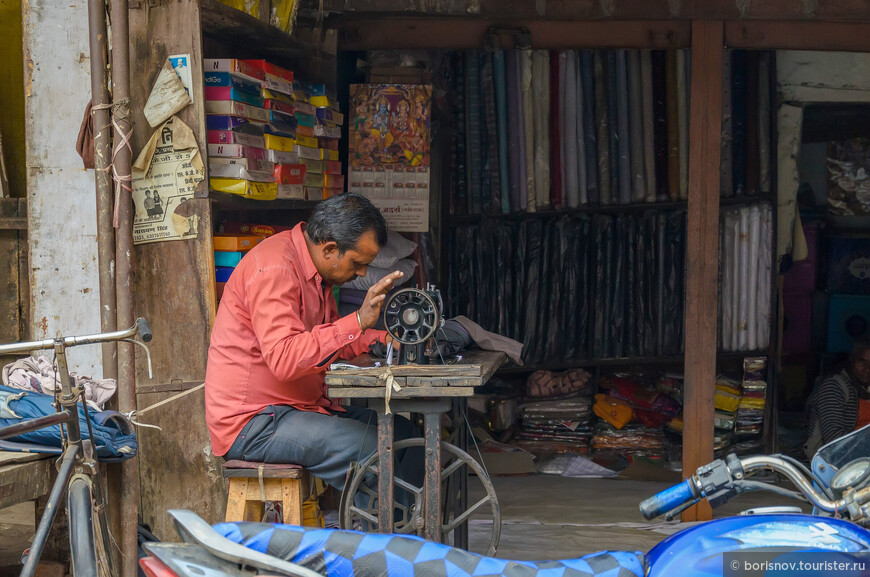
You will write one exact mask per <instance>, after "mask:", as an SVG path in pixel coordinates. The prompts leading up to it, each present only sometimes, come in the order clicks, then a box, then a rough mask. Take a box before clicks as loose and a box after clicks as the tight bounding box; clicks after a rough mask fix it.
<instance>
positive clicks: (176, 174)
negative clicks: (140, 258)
mask: <svg viewBox="0 0 870 577" xmlns="http://www.w3.org/2000/svg"><path fill="white" fill-rule="evenodd" d="M203 177H204V172H203V165H202V157H201V156H200V154H199V148H198V147H197V145H196V139H195V138H194V136H193V132H192V131H191V130H190V128H188V126H187V125H186V124H184V123H183V122H181V121H180V120H179V119H178V118H175V117H173V118H171V119H169V120H168V121H166V123H165V124H163V125H162V126H161V127H160V128H158V129H157V131H156V132H155V133H154V135H153V136H152V137H151V139H150V140H149V141H148V144H147V145H146V146H145V148H144V149H143V150H142V152H141V153H140V154H139V157H138V158H137V159H136V162H135V163H133V243H134V244H145V243H149V242H160V241H166V240H186V239H193V238H196V237H197V225H198V220H197V219H198V217H197V216H196V215H195V214H191V211H189V210H188V207H187V206H185V203H186V202H187V201H188V200H190V199H191V198H193V196H194V191H195V190H196V185H197V184H198V183H199V182H200V181H201V180H202V179H203Z"/></svg>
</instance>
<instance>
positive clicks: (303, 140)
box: [296, 133, 317, 148]
mask: <svg viewBox="0 0 870 577" xmlns="http://www.w3.org/2000/svg"><path fill="white" fill-rule="evenodd" d="M296 144H299V145H302V146H307V147H309V148H317V139H316V138H314V137H313V136H302V135H301V134H298V133H297V134H296Z"/></svg>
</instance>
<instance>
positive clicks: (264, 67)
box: [242, 60, 293, 85]
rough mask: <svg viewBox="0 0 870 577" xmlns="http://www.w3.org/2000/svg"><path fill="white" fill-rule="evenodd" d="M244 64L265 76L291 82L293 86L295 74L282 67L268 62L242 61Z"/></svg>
mask: <svg viewBox="0 0 870 577" xmlns="http://www.w3.org/2000/svg"><path fill="white" fill-rule="evenodd" d="M242 62H244V63H245V65H247V66H252V67H254V68H256V69H257V70H260V71H262V73H263V74H264V75H266V74H268V75H269V76H274V77H275V78H281V79H282V80H285V81H286V82H289V83H290V84H291V85H292V84H293V72H292V71H290V70H287V69H286V68H281V67H280V66H278V65H276V64H272V63H271V62H267V61H266V60H242Z"/></svg>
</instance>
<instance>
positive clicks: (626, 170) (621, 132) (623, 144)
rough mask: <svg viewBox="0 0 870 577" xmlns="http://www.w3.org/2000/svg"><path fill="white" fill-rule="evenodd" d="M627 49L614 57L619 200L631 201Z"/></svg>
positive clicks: (616, 53)
mask: <svg viewBox="0 0 870 577" xmlns="http://www.w3.org/2000/svg"><path fill="white" fill-rule="evenodd" d="M627 52H628V51H627V50H617V51H616V52H615V58H616V115H617V119H618V122H617V132H616V137H617V139H618V141H617V142H618V146H619V202H620V204H629V203H630V202H631V138H630V134H629V122H630V120H631V116H630V111H629V105H628V100H629V98H628V63H627V61H626V58H627Z"/></svg>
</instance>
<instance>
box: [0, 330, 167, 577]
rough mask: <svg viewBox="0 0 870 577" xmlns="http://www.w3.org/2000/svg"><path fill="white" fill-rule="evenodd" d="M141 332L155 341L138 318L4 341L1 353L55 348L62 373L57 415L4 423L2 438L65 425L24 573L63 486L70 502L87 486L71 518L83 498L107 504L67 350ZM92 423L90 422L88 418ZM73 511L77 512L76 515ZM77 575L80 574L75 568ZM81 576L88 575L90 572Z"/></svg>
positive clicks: (25, 575)
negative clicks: (121, 324) (127, 323)
mask: <svg viewBox="0 0 870 577" xmlns="http://www.w3.org/2000/svg"><path fill="white" fill-rule="evenodd" d="M137 333H139V334H140V335H141V336H142V340H143V341H150V340H151V330H150V328H148V323H147V322H146V321H145V319H142V318H140V319H138V320H137V321H136V324H135V325H133V327H131V328H129V329H127V330H123V331H115V332H112V333H101V334H96V335H87V336H82V337H61V338H57V339H46V340H43V341H34V342H24V343H16V344H11V345H0V355H7V354H21V353H27V354H29V353H30V352H31V351H34V350H45V349H53V350H54V354H55V360H56V362H57V373H58V376H59V377H60V392H59V394H58V395H57V402H58V405H59V406H58V412H57V413H55V414H54V415H46V416H44V417H37V418H35V419H29V420H27V421H24V422H21V423H17V424H14V425H9V426H7V427H0V440H2V439H6V438H10V437H15V436H18V435H22V434H24V433H29V432H31V431H36V430H39V429H44V428H47V427H51V426H54V425H61V434H62V435H63V437H64V442H63V444H64V450H63V453H62V455H61V457H60V459H59V463H60V464H59V467H58V476H57V480H56V481H55V483H54V485H53V486H52V488H51V493H50V494H49V497H48V503H47V505H46V508H45V512H44V513H43V515H42V518H41V519H40V520H39V526H38V527H37V529H36V535H35V537H34V539H33V544H32V545H31V547H30V554H29V555H28V556H27V561H26V562H25V564H24V568H23V569H22V571H21V577H33V575H34V574H35V572H36V565H37V563H39V559H40V558H41V557H42V550H43V549H44V548H45V543H46V540H47V539H48V533H49V531H50V529H51V526H52V524H53V523H54V519H55V516H56V515H57V510H58V508H59V505H60V502H61V498H62V497H63V492H64V489H65V488H69V489H70V501H73V494H72V493H73V492H72V490H71V489H72V484H73V483H74V482H76V481H77V480H80V481H82V482H84V483H85V484H84V485H79V486H78V487H77V490H76V492H75V494H76V500H77V501H78V505H79V507H77V508H76V509H73V508H72V506H71V507H70V517H73V516H76V515H80V514H81V513H82V511H81V505H82V502H84V501H87V510H88V511H89V510H90V507H91V503H90V501H91V499H92V498H93V497H94V496H96V500H97V502H98V505H100V506H103V505H104V504H103V502H102V494H101V491H100V490H99V483H98V482H97V483H94V482H93V479H94V477H96V475H97V459H96V457H95V454H94V452H93V448H92V446H91V443H90V442H89V441H88V442H85V441H83V440H82V436H81V429H80V428H79V416H78V403H79V401H80V400H81V402H82V404H83V405H84V407H85V413H86V414H87V411H88V408H87V404H86V403H85V402H84V389H82V388H81V387H79V386H78V385H77V384H76V383H75V382H74V381H73V379H72V378H71V377H70V374H69V367H68V365H67V359H66V348H67V347H72V346H79V345H86V344H96V343H102V342H107V341H120V340H124V339H130V338H132V337H133V336H135V335H136V334H137ZM88 424H89V426H90V421H89V420H88ZM64 428H65V430H66V433H65V434H64V433H63V430H64ZM74 510H75V511H77V512H75V513H74V512H73V511H74ZM99 514H100V515H104V514H105V512H104V511H100V512H99ZM72 521H73V519H71V522H70V532H71V533H70V534H71V536H72V538H71V540H70V548H71V553H73V557H74V558H73V566H74V569H75V568H76V567H77V562H76V561H77V560H76V559H75V549H76V547H75V542H76V539H78V538H79V537H80V535H74V533H79V531H77V530H76V529H77V527H75V526H74V525H75V524H74V523H73V522H72ZM101 526H102V528H103V530H104V532H105V529H106V524H105V523H102V524H101ZM90 531H91V534H90V535H91V538H92V536H93V525H92V524H91V525H90ZM101 537H102V538H103V539H106V537H107V535H105V534H104V535H101ZM113 561H114V559H113V556H112V555H109V565H110V566H109V573H110V574H111V575H115V574H116V571H115V567H114V562H113ZM74 574H77V573H75V572H74ZM83 574H87V572H86V573H83ZM94 574H95V573H94Z"/></svg>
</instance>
